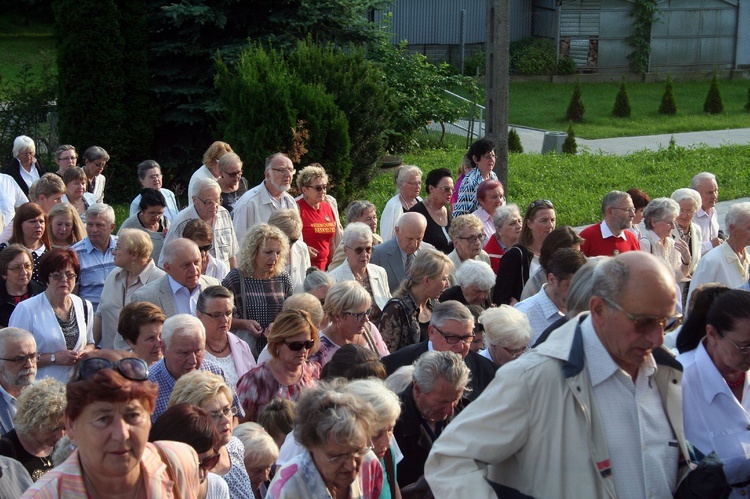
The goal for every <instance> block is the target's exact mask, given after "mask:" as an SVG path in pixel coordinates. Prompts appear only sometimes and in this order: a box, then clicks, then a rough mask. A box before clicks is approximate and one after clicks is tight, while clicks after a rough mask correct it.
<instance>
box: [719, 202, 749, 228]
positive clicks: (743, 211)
mask: <svg viewBox="0 0 750 499" xmlns="http://www.w3.org/2000/svg"><path fill="white" fill-rule="evenodd" d="M746 218H750V202H747V201H746V202H744V203H735V204H733V205H732V206H730V207H729V210H728V211H727V216H726V218H724V224H725V225H726V226H727V232H729V235H730V236H731V235H732V226H733V225H737V224H738V223H740V221H741V220H742V219H746Z"/></svg>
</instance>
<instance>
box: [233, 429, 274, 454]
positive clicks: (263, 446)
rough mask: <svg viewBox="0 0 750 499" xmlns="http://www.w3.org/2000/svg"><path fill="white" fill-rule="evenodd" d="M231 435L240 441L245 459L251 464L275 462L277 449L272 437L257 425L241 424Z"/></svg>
mask: <svg viewBox="0 0 750 499" xmlns="http://www.w3.org/2000/svg"><path fill="white" fill-rule="evenodd" d="M232 434H233V435H234V436H235V437H237V438H239V439H240V442H242V445H243V446H244V447H245V459H246V460H249V461H250V462H251V463H258V462H263V461H271V462H274V463H275V462H276V460H277V459H278V458H279V448H278V446H277V445H276V442H275V441H274V439H273V437H272V436H271V435H269V434H268V432H267V431H266V430H265V428H263V427H262V426H261V425H259V424H258V423H252V422H247V423H242V424H241V425H238V426H237V428H235V429H234V432H232Z"/></svg>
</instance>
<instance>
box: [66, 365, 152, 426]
mask: <svg viewBox="0 0 750 499" xmlns="http://www.w3.org/2000/svg"><path fill="white" fill-rule="evenodd" d="M95 357H101V358H104V359H108V360H110V361H112V362H117V361H118V360H120V359H124V358H126V357H130V358H135V354H133V353H132V352H124V351H120V350H93V351H89V352H86V353H84V354H83V355H82V356H81V359H80V360H85V359H89V358H95ZM80 365H81V363H80V361H79V362H78V363H77V364H76V368H75V370H74V372H73V377H72V378H71V381H69V382H68V385H67V387H66V398H67V401H68V405H67V406H65V417H67V418H68V419H70V420H71V421H75V420H76V419H77V418H78V416H80V415H81V412H83V410H84V409H85V408H86V406H87V405H89V404H91V403H93V402H128V401H130V400H140V401H141V402H142V403H143V407H144V408H145V409H146V411H148V413H149V414H151V413H152V412H154V406H155V404H156V395H157V394H158V393H159V385H157V384H156V383H153V382H151V381H132V380H129V379H126V378H125V377H124V376H122V375H121V374H120V373H119V372H117V371H115V370H114V369H102V370H101V371H97V372H95V373H94V374H93V375H92V376H91V377H90V378H89V379H86V380H78V381H76V378H77V376H78V366H80Z"/></svg>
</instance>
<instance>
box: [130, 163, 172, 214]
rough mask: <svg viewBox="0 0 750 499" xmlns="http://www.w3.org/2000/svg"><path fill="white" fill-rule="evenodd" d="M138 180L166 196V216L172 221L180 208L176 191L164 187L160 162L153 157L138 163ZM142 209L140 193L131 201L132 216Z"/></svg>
mask: <svg viewBox="0 0 750 499" xmlns="http://www.w3.org/2000/svg"><path fill="white" fill-rule="evenodd" d="M138 181H139V182H140V183H141V187H143V188H144V189H156V190H157V191H159V192H160V193H161V195H162V196H164V201H165V203H166V207H167V209H166V210H165V211H164V216H165V217H167V220H169V221H170V222H171V221H172V220H173V219H174V218H175V217H176V216H177V214H178V213H179V212H180V208H179V206H178V205H177V199H176V198H175V196H174V192H172V191H170V190H169V189H165V188H164V187H162V185H163V182H164V176H163V175H162V173H161V166H159V163H157V162H156V161H154V160H153V159H147V160H145V161H141V162H140V163H138ZM142 210H143V208H142V207H141V195H140V194H138V195H137V196H136V197H135V199H133V201H131V203H130V216H131V217H132V216H133V215H136V214H138V212H140V211H142Z"/></svg>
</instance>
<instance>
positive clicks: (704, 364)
mask: <svg viewBox="0 0 750 499" xmlns="http://www.w3.org/2000/svg"><path fill="white" fill-rule="evenodd" d="M694 362H695V372H697V373H698V376H699V377H700V380H701V385H702V386H703V395H704V396H705V397H706V403H707V404H709V405H711V403H712V402H713V401H714V399H715V398H716V397H717V396H719V395H720V394H727V395H731V393H732V392H731V390H730V389H729V386H728V385H727V382H726V381H724V378H723V377H722V375H721V373H720V372H719V370H718V369H717V368H716V364H714V363H713V361H712V360H711V357H709V356H708V352H707V351H706V347H705V345H704V344H703V342H702V341H701V342H700V343H699V344H698V348H696V350H695V361H694ZM747 382H748V380H747V379H745V384H747Z"/></svg>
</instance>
